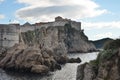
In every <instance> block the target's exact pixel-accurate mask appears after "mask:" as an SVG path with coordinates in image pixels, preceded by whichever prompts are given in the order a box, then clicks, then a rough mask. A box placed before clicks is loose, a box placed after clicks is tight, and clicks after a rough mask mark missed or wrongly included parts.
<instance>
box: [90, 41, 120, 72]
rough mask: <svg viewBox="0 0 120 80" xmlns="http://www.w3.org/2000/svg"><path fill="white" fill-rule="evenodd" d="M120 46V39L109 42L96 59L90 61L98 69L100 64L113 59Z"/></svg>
mask: <svg viewBox="0 0 120 80" xmlns="http://www.w3.org/2000/svg"><path fill="white" fill-rule="evenodd" d="M119 47H120V39H116V40H112V41H109V42H107V43H106V44H105V46H104V50H103V51H101V52H100V53H99V54H98V56H97V58H96V60H92V61H90V63H91V64H92V65H93V67H95V69H96V70H97V68H98V67H99V64H100V63H102V62H104V61H106V60H109V59H111V57H112V56H113V55H114V54H115V53H116V52H117V51H118V48H119Z"/></svg>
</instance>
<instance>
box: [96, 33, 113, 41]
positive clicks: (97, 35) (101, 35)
mask: <svg viewBox="0 0 120 80" xmlns="http://www.w3.org/2000/svg"><path fill="white" fill-rule="evenodd" d="M106 37H109V38H112V37H113V33H111V32H106V33H100V34H96V35H94V39H102V38H106Z"/></svg>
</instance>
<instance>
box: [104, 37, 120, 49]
mask: <svg viewBox="0 0 120 80" xmlns="http://www.w3.org/2000/svg"><path fill="white" fill-rule="evenodd" d="M119 47H120V39H116V40H112V41H108V42H107V43H106V44H105V45H104V50H108V49H118V48H119Z"/></svg>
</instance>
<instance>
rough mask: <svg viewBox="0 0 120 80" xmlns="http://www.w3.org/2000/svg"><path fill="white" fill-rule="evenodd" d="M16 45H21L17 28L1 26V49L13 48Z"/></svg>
mask: <svg viewBox="0 0 120 80" xmlns="http://www.w3.org/2000/svg"><path fill="white" fill-rule="evenodd" d="M15 43H19V32H18V28H17V26H14V25H9V24H8V25H7V24H0V47H12V46H13V45H14V44H15Z"/></svg>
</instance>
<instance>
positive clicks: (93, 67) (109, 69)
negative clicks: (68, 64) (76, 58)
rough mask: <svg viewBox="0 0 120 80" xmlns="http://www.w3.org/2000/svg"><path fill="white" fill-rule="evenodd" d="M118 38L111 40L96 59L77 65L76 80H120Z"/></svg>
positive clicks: (119, 41)
mask: <svg viewBox="0 0 120 80" xmlns="http://www.w3.org/2000/svg"><path fill="white" fill-rule="evenodd" d="M118 43H120V39H118V40H113V41H111V42H110V43H109V44H107V45H106V47H105V50H104V51H102V52H100V53H99V55H98V57H97V59H96V60H93V61H90V62H89V63H85V64H82V65H79V66H78V69H77V79H76V80H120V45H119V44H118Z"/></svg>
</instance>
